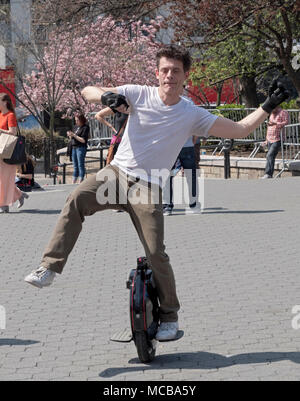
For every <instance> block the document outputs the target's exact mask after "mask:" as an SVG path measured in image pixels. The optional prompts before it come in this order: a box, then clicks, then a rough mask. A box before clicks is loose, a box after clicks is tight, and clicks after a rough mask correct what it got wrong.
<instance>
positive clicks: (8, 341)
mask: <svg viewBox="0 0 300 401" xmlns="http://www.w3.org/2000/svg"><path fill="white" fill-rule="evenodd" d="M37 343H39V341H33V340H19V339H17V338H3V339H1V338H0V347H1V345H33V344H37Z"/></svg>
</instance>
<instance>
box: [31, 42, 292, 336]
mask: <svg viewBox="0 0 300 401" xmlns="http://www.w3.org/2000/svg"><path fill="white" fill-rule="evenodd" d="M190 68H191V57H190V55H189V53H188V52H187V51H186V50H185V49H183V48H181V47H179V46H174V45H167V46H164V47H162V48H161V49H160V50H159V51H158V53H157V68H156V77H157V79H158V83H159V86H158V87H149V86H140V85H124V86H119V87H116V88H99V87H95V86H89V87H86V88H84V89H83V90H82V95H83V96H84V97H85V98H86V100H87V101H89V102H91V103H100V102H101V97H102V96H104V97H105V96H107V92H109V96H112V97H113V96H115V99H116V103H115V104H114V108H115V109H117V110H118V111H120V112H127V113H129V118H128V122H127V125H126V129H125V132H124V135H123V139H122V142H121V143H120V146H119V148H118V151H117V153H116V155H115V157H114V160H113V161H112V163H111V164H110V165H108V166H106V167H105V168H104V169H102V170H100V171H99V172H98V173H97V174H96V175H94V176H90V177H89V178H88V179H86V180H85V181H83V183H81V184H80V185H79V186H78V187H77V188H76V189H75V190H74V192H73V193H71V195H70V196H69V198H68V200H67V202H66V204H65V207H64V209H63V210H62V212H61V215H60V217H59V219H58V222H57V225H56V227H55V229H54V233H53V235H52V238H51V239H50V242H49V244H48V246H47V248H46V250H45V252H44V254H43V257H42V261H41V264H40V267H39V268H38V269H36V270H34V271H33V272H32V273H31V274H29V275H28V276H27V277H25V281H26V282H28V283H30V284H32V285H34V286H37V287H39V288H41V287H44V286H48V285H50V284H51V283H52V282H53V279H54V277H55V274H56V273H61V272H62V270H63V267H64V266H65V264H66V262H67V258H68V256H69V254H70V252H71V251H72V249H73V247H74V245H75V243H76V241H77V238H78V236H79V234H80V231H81V229H82V223H83V221H84V218H85V216H90V215H92V214H94V213H95V212H97V211H101V210H105V209H109V208H110V209H122V210H125V211H126V212H128V213H129V215H130V218H131V220H132V222H133V224H134V227H135V229H136V231H137V233H138V235H139V238H140V240H141V242H142V244H143V246H144V249H145V253H146V256H147V258H148V260H149V261H150V263H151V266H152V269H153V275H154V280H155V283H156V288H157V291H158V297H159V301H160V326H159V329H158V332H157V335H156V338H157V339H158V340H170V339H174V338H175V337H176V334H177V331H178V328H179V324H178V314H177V312H178V310H179V308H180V305H179V301H178V298H177V294H176V286H175V278H174V274H173V270H172V267H171V265H170V261H169V257H168V255H167V254H166V253H165V245H164V218H163V207H162V202H161V187H162V185H163V180H164V179H165V175H166V174H167V175H168V174H169V171H170V169H171V167H172V165H173V164H174V162H175V159H176V157H177V155H178V154H179V152H180V150H181V148H182V146H183V145H184V143H185V142H186V141H187V139H188V138H189V137H190V136H192V135H198V136H202V137H208V136H209V135H214V136H216V137H225V138H244V137H246V136H247V135H249V134H250V133H251V132H252V131H253V130H254V129H255V128H256V127H258V126H259V125H260V124H261V123H262V122H263V121H264V120H265V119H266V117H267V115H268V114H269V113H270V112H271V110H272V107H273V108H274V107H275V106H276V105H277V103H280V102H282V101H283V100H285V98H286V93H285V89H284V88H282V87H281V86H280V87H279V85H278V86H275V85H274V90H273V92H274V93H272V95H271V96H270V97H269V98H268V99H267V101H266V102H265V104H264V105H263V107H260V108H259V109H257V110H256V111H254V112H253V113H252V114H250V115H248V116H247V117H246V118H244V119H243V120H241V121H239V122H233V121H231V120H228V119H226V118H222V117H217V116H214V115H212V114H211V113H209V112H208V111H206V110H205V109H203V108H201V107H197V106H195V105H193V104H192V103H191V102H189V101H188V100H186V99H184V98H182V97H181V96H180V95H181V93H182V87H183V84H184V82H185V80H186V79H187V78H188V75H189V71H190ZM120 95H121V97H120ZM120 99H121V100H120ZM124 99H125V101H124ZM119 100H120V101H119ZM127 103H128V104H127ZM128 105H129V107H128Z"/></svg>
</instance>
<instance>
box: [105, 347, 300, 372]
mask: <svg viewBox="0 0 300 401" xmlns="http://www.w3.org/2000/svg"><path fill="white" fill-rule="evenodd" d="M285 360H289V361H291V362H294V363H300V352H253V353H248V354H238V355H232V356H228V357H227V356H224V355H220V354H213V353H211V352H201V351H200V352H184V353H178V354H169V355H168V354H166V355H158V356H156V358H155V360H154V361H153V362H151V363H149V364H142V363H141V362H140V361H139V359H138V358H134V359H131V360H130V361H129V363H131V364H136V363H140V365H141V366H135V367H128V368H124V367H120V368H108V369H105V370H104V371H103V372H101V373H99V376H100V377H114V376H117V375H120V374H124V373H125V374H126V373H131V372H141V371H147V370H163V369H198V370H201V369H221V368H228V367H230V366H234V365H250V364H254V363H255V364H257V363H262V364H263V363H264V364H269V363H271V362H279V361H285Z"/></svg>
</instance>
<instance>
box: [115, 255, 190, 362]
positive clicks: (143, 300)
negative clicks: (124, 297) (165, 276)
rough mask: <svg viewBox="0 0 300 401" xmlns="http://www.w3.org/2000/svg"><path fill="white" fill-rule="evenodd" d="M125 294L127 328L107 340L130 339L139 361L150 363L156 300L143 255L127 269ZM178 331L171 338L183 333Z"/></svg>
mask: <svg viewBox="0 0 300 401" xmlns="http://www.w3.org/2000/svg"><path fill="white" fill-rule="evenodd" d="M126 284H127V288H128V289H129V291H130V294H129V304H130V308H129V313H130V325H131V331H130V330H123V331H122V332H120V333H117V334H115V335H114V336H113V337H112V338H111V340H112V341H116V342H130V341H132V340H133V341H134V343H135V346H136V349H137V353H138V357H139V359H140V361H141V362H144V363H145V362H151V361H153V359H154V357H155V352H156V343H157V340H156V339H155V336H156V332H157V329H158V327H159V300H158V296H157V291H156V288H155V283H154V279H153V276H152V270H151V268H150V266H149V264H148V262H147V258H145V257H140V258H138V259H137V268H136V269H133V270H131V272H130V274H129V278H128V281H127V283H126ZM183 334H184V333H183V331H181V330H179V331H178V333H177V336H176V338H175V339H173V340H168V341H174V340H179V339H180V338H181V337H182V336H183Z"/></svg>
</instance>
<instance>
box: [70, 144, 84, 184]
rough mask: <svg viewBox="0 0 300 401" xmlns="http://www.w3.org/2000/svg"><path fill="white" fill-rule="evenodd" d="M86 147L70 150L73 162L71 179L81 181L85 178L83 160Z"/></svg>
mask: <svg viewBox="0 0 300 401" xmlns="http://www.w3.org/2000/svg"><path fill="white" fill-rule="evenodd" d="M85 155H86V147H84V146H80V147H73V149H72V161H73V168H74V170H73V179H76V178H78V177H79V178H80V180H81V181H82V180H83V179H84V176H85V165H84V160H85Z"/></svg>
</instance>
